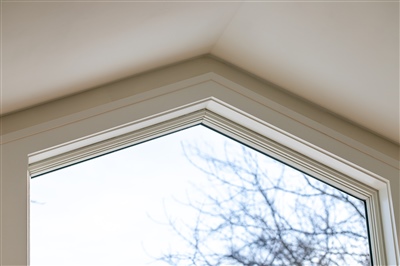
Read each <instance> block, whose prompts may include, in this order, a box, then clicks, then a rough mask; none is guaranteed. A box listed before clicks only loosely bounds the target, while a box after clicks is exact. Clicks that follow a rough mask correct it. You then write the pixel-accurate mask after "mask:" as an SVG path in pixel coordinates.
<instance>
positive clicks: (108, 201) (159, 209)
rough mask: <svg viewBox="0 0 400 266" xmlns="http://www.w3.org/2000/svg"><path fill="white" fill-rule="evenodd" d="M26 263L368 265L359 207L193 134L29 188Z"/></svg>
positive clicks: (239, 149) (295, 174) (241, 150)
mask: <svg viewBox="0 0 400 266" xmlns="http://www.w3.org/2000/svg"><path fill="white" fill-rule="evenodd" d="M31 263H32V265H145V264H147V263H151V264H150V265H370V255H369V244H368V232H367V225H366V213H365V203H364V202H363V201H361V200H359V199H356V198H354V197H352V196H350V195H348V194H346V193H344V192H341V191H340V190H338V189H336V188H334V187H331V186H329V185H327V184H325V183H323V182H321V181H318V180H317V179H314V178H312V177H310V176H308V175H305V174H304V173H301V172H299V171H297V170H295V169H293V168H291V167H289V166H286V165H284V164H282V163H281V162H279V161H276V160H274V159H272V158H270V157H268V156H265V155H263V154H261V153H259V152H257V151H254V150H253V149H250V148H248V147H246V146H243V145H242V144H240V143H238V142H236V141H234V140H231V139H229V138H227V137H225V136H223V135H220V134H218V133H216V132H214V131H212V130H210V129H207V128H205V127H203V126H196V127H192V128H190V129H186V130H182V131H180V132H177V133H174V134H170V135H167V136H164V137H161V138H158V139H155V140H152V141H148V142H146V143H142V144H140V145H135V146H133V147H130V148H127V149H124V150H121V151H118V152H114V153H111V154H108V155H106V156H102V157H99V158H96V159H92V160H90V161H86V162H83V163H80V164H77V165H74V166H71V167H67V168H64V169H61V170H58V171H55V172H52V173H49V174H46V175H43V176H40V177H37V178H34V179H32V180H31Z"/></svg>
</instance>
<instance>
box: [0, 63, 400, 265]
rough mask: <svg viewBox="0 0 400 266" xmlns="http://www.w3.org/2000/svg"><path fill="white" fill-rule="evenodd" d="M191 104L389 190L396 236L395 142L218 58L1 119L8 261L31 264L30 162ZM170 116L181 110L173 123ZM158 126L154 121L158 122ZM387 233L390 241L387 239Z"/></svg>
mask: <svg viewBox="0 0 400 266" xmlns="http://www.w3.org/2000/svg"><path fill="white" fill-rule="evenodd" d="M210 97H213V99H216V100H220V101H222V102H223V103H226V108H227V109H226V110H225V109H223V110H222V109H218V108H219V107H218V108H217V107H215V106H214V105H213V102H212V101H207V100H205V99H210ZM193 103H197V104H193ZM185 106H190V108H192V109H193V110H195V109H196V108H197V109H201V108H203V109H204V108H206V109H207V108H208V109H213V108H217V109H218V110H217V109H216V111H219V110H220V111H221V112H222V115H224V116H226V117H227V118H228V119H231V120H235V119H239V118H237V116H236V115H234V114H236V113H235V112H236V111H235V110H236V109H237V110H240V112H239V111H238V112H239V113H241V114H243V117H245V116H248V117H250V118H251V119H252V120H251V121H258V122H257V123H258V124H260V125H263V124H264V125H265V126H266V127H262V126H256V124H251V123H249V124H248V125H244V126H247V127H249V128H250V129H251V130H254V131H256V132H258V133H259V134H262V135H266V136H268V137H270V138H274V137H275V135H274V134H277V137H276V138H277V139H276V140H275V141H278V142H279V141H280V142H282V141H283V139H284V137H285V138H287V141H288V142H287V143H281V144H283V145H286V146H289V147H290V148H291V149H294V150H296V149H298V150H297V151H298V152H302V153H304V152H307V151H306V149H304V148H302V146H301V145H303V146H304V147H306V146H307V147H308V148H309V149H310V151H311V150H314V151H315V152H314V153H313V152H310V153H309V154H305V155H306V156H308V157H310V158H311V159H314V160H318V161H321V162H322V163H323V164H325V165H327V166H328V167H331V168H333V169H335V170H337V171H340V172H342V173H344V174H346V175H349V176H350V177H352V178H354V179H355V180H357V182H362V183H365V184H367V185H369V186H371V187H372V188H376V189H377V190H379V189H382V191H384V188H383V186H386V184H387V185H388V186H389V187H390V188H389V190H388V195H387V197H386V198H381V200H388V201H389V202H381V204H382V206H383V207H382V209H381V211H382V215H383V223H384V224H385V219H386V220H391V219H392V218H393V217H395V218H393V221H394V220H395V223H393V224H391V223H387V224H385V225H389V226H392V227H393V228H392V229H393V230H392V231H393V232H395V228H394V227H395V225H396V226H397V228H399V224H400V205H399V202H400V198H399V190H400V182H399V146H398V145H396V144H394V143H392V142H390V141H387V140H385V139H382V138H380V137H379V136H376V135H374V134H372V133H370V132H367V131H366V130H364V129H362V128H359V127H357V126H355V125H353V124H351V123H349V122H347V121H344V120H342V119H341V118H339V117H336V116H334V115H332V114H330V113H328V112H326V111H325V110H323V109H321V108H318V107H316V106H313V105H311V104H309V103H307V102H305V101H303V100H301V99H299V98H296V97H294V96H292V95H290V94H288V93H286V92H284V91H283V90H281V89H279V88H276V87H274V86H272V85H271V84H268V83H266V82H264V81H261V80H258V79H256V78H254V77H252V76H249V75H247V74H246V73H243V72H241V71H239V70H237V69H235V68H233V67H231V66H227V65H225V64H224V63H222V62H219V61H217V60H215V59H214V58H210V57H200V58H196V59H193V60H190V61H186V62H183V63H180V64H176V65H173V66H169V67H166V68H162V69H158V70H155V71H151V72H148V73H144V74H141V75H139V76H135V77H132V78H129V79H126V80H122V81H119V82H116V83H113V84H108V85H106V86H103V87H100V88H96V89H93V90H89V91H86V92H83V93H80V94H77V95H73V96H70V97H67V98H63V99H59V100H57V101H53V102H49V103H46V104H43V105H40V106H37V107H34V108H30V109H28V110H25V111H21V112H18V113H14V114H10V115H7V116H5V117H2V132H1V134H2V135H1V136H2V139H1V141H2V146H1V149H2V150H1V151H2V153H1V156H2V158H1V163H2V165H1V208H2V209H1V211H2V212H1V214H2V215H1V244H2V245H1V263H2V265H25V264H26V263H27V261H28V256H27V254H28V252H27V245H28V243H29V231H28V217H29V215H28V212H29V209H28V207H29V199H28V191H29V174H27V173H28V170H29V168H28V165H29V160H31V162H32V160H33V159H32V158H34V160H39V159H40V158H39V157H38V156H36V157H35V156H31V155H32V154H35V153H37V152H39V151H42V150H44V149H50V148H52V147H55V146H58V145H61V144H64V143H67V142H71V141H76V140H77V139H85V141H86V140H87V141H88V142H87V144H89V142H90V141H92V142H93V141H96V140H95V139H93V138H91V139H88V138H87V136H90V135H93V134H98V133H99V132H104V131H107V132H109V133H107V134H108V135H107V134H105V135H104V134H103V135H101V136H108V137H110V136H111V135H112V134H113V133H112V132H114V131H110V130H109V129H111V128H116V127H120V126H121V125H126V124H127V123H132V122H135V121H142V122H141V123H135V124H134V126H131V127H129V130H133V131H134V130H135V129H137V128H140V127H143V126H146V125H148V124H146V123H147V122H146V121H150V120H148V119H147V120H146V119H144V118H146V117H151V116H157V115H158V114H160V113H164V114H166V115H164V116H163V119H169V118H173V117H174V116H176V115H179V114H184V112H183V111H182V112H183V113H182V112H181V113H180V111H179V110H181V109H182V110H187V109H184V108H183V107H185ZM180 108H181V109H180ZM188 108H189V107H188ZM170 110H175V111H174V112H172V113H171V114H170V116H171V117H168V115H169V113H168V112H170ZM224 110H225V111H224ZM229 110H231V111H229ZM143 119H144V120H143ZM151 121H152V122H151V123H155V122H157V119H155V120H154V119H153V120H151ZM154 121H155V122H154ZM237 122H239V123H240V122H241V121H240V119H239V120H238V121H237ZM148 123H150V122H148ZM135 126H136V128H135ZM266 128H271V132H272V133H266V132H264V130H266ZM121 130H122V129H121ZM124 130H126V129H124ZM273 130H276V132H278V133H273ZM274 132H275V131H274ZM268 134H270V135H268ZM279 134H281V135H279ZM278 135H279V136H280V137H278ZM99 136H100V135H99ZM283 142H284V141H283ZM76 143H78V142H76ZM296 143H297V144H296ZM79 145H85V142H84V141H81V142H79ZM67 146H68V145H64V146H61V147H60V148H59V149H51V150H50V151H49V152H48V153H41V154H47V155H46V156H50V155H51V152H54V154H56V153H60V152H63V151H67V150H63V149H64V148H65V149H67V148H66V147H67ZM68 147H69V148H68V149H71V146H68ZM308 148H307V149H308ZM317 153H318V154H319V155H317ZM321 154H323V156H321ZM324 156H326V159H325V157H324ZM313 157H315V158H313ZM38 158H39V159H38ZM329 158H333V159H329ZM364 176H365V178H364ZM367 177H368V178H367ZM369 177H371V178H369ZM363 178H364V179H363ZM374 180H375V181H374ZM379 191H381V190H379ZM381 194H384V193H383V192H381ZM385 204H386V205H385ZM385 206H386V207H387V208H386V207H385ZM385 208H386V209H385ZM383 235H384V237H385V238H386V239H388V238H390V236H389V235H387V233H383ZM392 238H393V237H392ZM398 240H399V234H398V233H397V235H396V236H395V237H394V238H393V239H392V242H390V241H389V242H386V243H387V244H386V245H391V246H392V247H387V248H388V250H389V252H391V253H396V254H397V255H395V256H394V257H393V258H394V259H393V260H391V261H392V262H393V261H394V260H396V259H397V262H398V259H399V258H398V247H397V246H396V245H397V242H398ZM388 243H389V244H388ZM389 261H390V260H389Z"/></svg>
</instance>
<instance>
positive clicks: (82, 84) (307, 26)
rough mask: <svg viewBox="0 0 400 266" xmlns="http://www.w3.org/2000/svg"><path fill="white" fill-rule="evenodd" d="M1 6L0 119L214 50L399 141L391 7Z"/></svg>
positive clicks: (394, 8) (395, 21)
mask: <svg viewBox="0 0 400 266" xmlns="http://www.w3.org/2000/svg"><path fill="white" fill-rule="evenodd" d="M1 5H2V17H1V19H2V31H1V33H2V101H1V112H2V114H8V113H11V112H15V111H17V110H21V109H25V108H27V107H30V106H33V105H37V104H40V103H43V102H46V101H50V100H53V99H56V98H60V97H64V96H66V95H70V94H73V93H77V92H79V91H82V90H86V89H89V88H93V87H96V86H99V85H102V84H104V83H108V82H111V81H114V80H117V79H121V78H124V77H127V76H131V75H134V74H137V73H140V72H143V71H146V70H150V69H153V68H156V67H160V66H163V65H166V64H171V63H174V62H177V61H181V60H185V59H189V58H191V57H195V56H199V55H203V54H212V55H214V56H216V57H219V58H221V59H223V60H225V61H227V62H229V63H232V64H234V65H236V66H238V67H240V68H243V69H244V70H247V71H249V72H251V73H253V74H255V75H257V76H259V77H261V78H263V79H265V80H267V81H270V82H272V83H275V84H277V85H279V86H280V87H282V88H284V89H286V90H288V91H290V92H292V93H294V94H296V95H299V96H301V97H303V98H305V99H307V100H309V101H311V102H314V103H316V104H318V105H320V106H322V107H324V108H326V109H328V110H330V111H332V112H334V113H336V114H338V115H340V116H342V117H345V118H347V119H349V120H351V121H353V122H355V123H357V124H359V125H361V126H363V127H365V128H368V129H370V130H372V131H374V132H376V133H378V134H380V135H381V136H384V137H386V138H388V139H390V140H392V141H395V142H397V143H399V123H400V121H399V120H400V119H399V3H398V2H321V1H319V2H301V1H291V2H285V1H282V2H276V1H269V2H267V1H264V2H246V1H240V2H210V1H208V2H185V1H183V2H177V1H175V2H168V1H164V2H134V1H131V2H129V1H124V2H91V1H86V2H78V1H76V2H73V1H69V2H68V1H53V2H34V1H21V2H18V1H3V2H2V3H1Z"/></svg>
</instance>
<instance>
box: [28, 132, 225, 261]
mask: <svg viewBox="0 0 400 266" xmlns="http://www.w3.org/2000/svg"><path fill="white" fill-rule="evenodd" d="M201 139H207V140H208V141H217V142H218V141H223V139H225V137H223V136H222V135H219V134H217V133H216V132H214V131H211V130H209V129H207V128H205V127H202V126H197V127H193V128H190V129H187V130H184V131H180V132H177V133H174V134H170V135H167V136H164V137H162V138H158V139H155V140H152V141H148V142H145V143H142V144H140V145H135V146H133V147H130V148H127V149H124V150H121V151H118V152H114V153H111V154H108V155H106V156H102V157H99V158H95V159H92V160H89V161H86V162H83V163H80V164H77V165H73V166H71V167H67V168H64V169H61V170H58V171H55V172H52V173H48V174H46V175H43V176H39V177H37V178H34V179H32V180H31V184H30V188H31V210H30V212H31V213H30V215H31V219H30V223H31V225H30V231H31V241H30V243H31V264H32V265H147V264H148V263H151V264H150V265H157V266H158V265H165V264H163V263H161V262H157V261H155V258H157V257H158V256H160V255H161V254H162V252H165V251H167V250H169V249H170V248H172V249H178V248H183V247H182V246H180V245H179V243H180V242H181V241H180V239H178V238H177V236H176V234H175V233H174V232H173V231H171V228H170V227H169V225H168V218H171V217H172V218H175V219H189V220H190V219H193V218H192V217H194V215H195V214H194V213H191V212H190V209H188V208H187V207H185V206H184V205H183V204H181V203H179V201H185V199H186V198H187V195H188V194H191V195H193V193H195V191H193V190H194V189H193V186H192V185H191V184H192V183H193V182H195V181H196V179H197V180H201V178H200V177H201V176H202V175H204V173H203V172H201V171H200V170H198V169H197V168H195V167H194V166H193V165H191V164H190V163H189V162H188V160H187V158H186V157H185V155H184V153H183V150H182V146H181V144H182V142H185V141H188V142H193V141H199V140H201ZM196 184H197V185H200V183H199V182H196ZM166 210H168V211H166Z"/></svg>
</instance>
